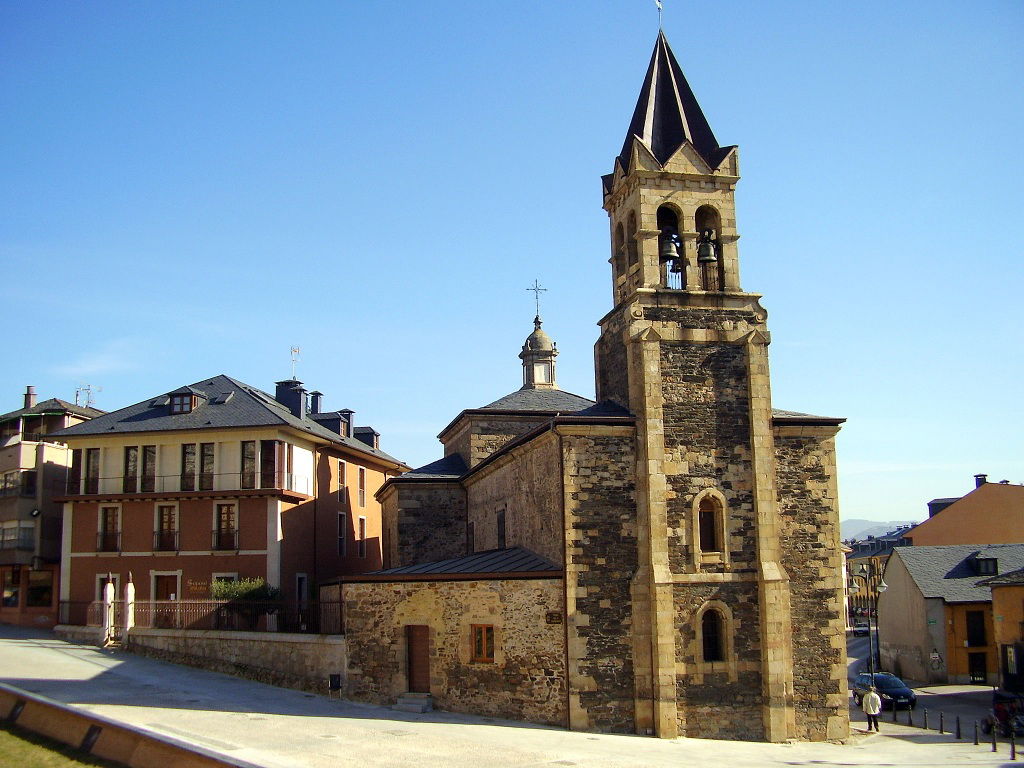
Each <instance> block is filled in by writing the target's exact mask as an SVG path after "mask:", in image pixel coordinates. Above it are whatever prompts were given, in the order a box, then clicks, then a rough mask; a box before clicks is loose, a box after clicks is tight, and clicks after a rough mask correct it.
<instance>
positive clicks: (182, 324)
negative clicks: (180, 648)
mask: <svg viewBox="0 0 1024 768" xmlns="http://www.w3.org/2000/svg"><path fill="white" fill-rule="evenodd" d="M665 6H666V7H665V31H666V34H667V35H668V38H669V41H670V43H671V44H672V46H673V48H674V50H675V52H676V55H677V57H678V58H679V60H680V63H681V64H682V67H683V69H684V71H685V72H686V75H687V78H688V79H689V81H690V84H691V85H692V87H693V89H694V91H695V93H696V95H697V98H698V100H699V101H700V103H701V105H702V106H703V108H704V112H705V113H706V115H707V116H708V119H709V121H710V123H711V125H712V128H713V129H714V130H715V133H716V135H717V137H718V139H719V141H720V142H721V143H722V144H738V145H739V146H740V153H741V154H740V158H741V172H742V174H743V179H742V180H741V182H740V185H739V188H738V192H737V195H738V208H739V211H738V228H739V232H740V234H741V235H742V240H741V242H740V264H741V275H742V282H743V286H744V288H745V289H747V290H750V291H755V292H759V293H763V294H764V299H763V303H764V306H765V307H766V308H767V309H768V311H769V313H770V317H769V326H770V328H771V330H772V334H773V339H774V340H773V343H772V346H771V355H772V358H771V361H772V374H773V395H774V404H775V405H776V406H777V407H780V408H785V409H790V410H798V411H805V412H809V413H815V414H824V415H835V416H845V417H847V418H848V420H849V421H848V422H847V424H846V426H845V427H844V429H843V431H842V433H841V435H840V437H839V442H838V445H839V460H840V484H841V485H840V490H841V512H842V516H843V517H844V518H853V517H864V518H871V519H913V518H917V517H921V516H922V515H923V513H924V510H925V506H924V505H925V502H926V501H927V500H928V499H931V498H934V497H938V496H954V495H961V494H963V493H965V492H967V491H968V490H970V488H971V487H973V480H972V478H971V476H972V475H973V474H974V473H975V472H987V473H989V475H990V479H993V480H1000V479H1004V478H1006V479H1009V480H1011V481H1012V482H1017V483H1019V482H1022V481H1024V438H1022V429H1021V427H1022V422H1024V419H1022V411H1024V409H1022V405H1021V389H1022V386H1021V381H1022V379H1024V363H1022V360H1024V353H1022V344H1021V330H1020V328H1021V321H1022V307H1021V299H1020V296H1021V283H1022V274H1024V270H1022V268H1021V260H1022V253H1021V242H1022V240H1024V224H1022V218H1024V217H1022V213H1021V211H1022V194H1021V179H1022V177H1024V163H1022V160H1021V156H1022V154H1021V149H1020V136H1021V133H1022V128H1024V120H1022V105H1021V86H1020V79H1021V76H1022V74H1024V54H1022V50H1024V46H1022V45H1021V40H1022V39H1024V5H1022V4H1021V3H1020V2H1019V1H1018V0H1002V1H997V0H990V1H986V0H981V1H979V2H972V3H954V2H935V1H934V0H929V1H928V2H924V1H923V0H920V1H909V2H902V3H892V2H881V1H879V0H869V1H868V2H861V3H821V2H812V1H811V0H807V1H806V2H773V3H764V2H754V1H753V0H750V1H742V2H724V3H723V2H714V3H712V2H697V1H694V2H686V3H682V2H675V0H665ZM656 34H657V13H656V11H655V8H654V3H653V2H652V1H651V0H632V1H631V2H626V1H625V0H618V1H617V2H588V3H585V4H584V3H568V2H563V3H559V2H525V3H508V2H502V3H498V2H486V1H480V0H478V1H477V2H455V1H445V2H440V1H438V2H430V3H410V2H380V3H370V2H364V3H343V2H295V3H279V2H278V3H270V2H252V1H248V2H216V3H212V2H205V1H204V2H184V1H180V2H173V3H164V2H130V3H128V2H125V3H115V2H106V3H81V2H46V3H40V2H29V1H28V0H26V1H24V2H6V3H4V4H3V5H0V115H2V118H0V147H2V151H0V181H2V184H0V275H2V283H3V286H4V294H5V310H6V311H5V315H6V318H7V335H6V347H7V354H6V355H5V363H4V365H3V366H2V371H0V393H2V394H3V396H2V398H0V410H3V411H6V410H12V409H14V408H16V407H19V405H20V402H21V393H22V392H23V391H24V387H25V385H27V384H34V385H35V386H36V387H37V388H38V390H39V392H40V395H41V396H43V397H50V396H59V397H62V398H65V399H69V400H71V399H73V398H74V391H75V388H76V386H77V385H79V384H82V383H89V384H92V385H94V386H101V387H102V388H103V389H102V392H100V393H99V395H98V397H97V401H96V404H97V405H98V406H99V407H101V408H105V409H108V410H112V409H115V408H119V407H122V406H124V405H128V404H130V403H133V402H136V401H138V400H142V399H144V398H147V397H151V396H153V395H155V394H158V393H162V392H166V391H168V390H170V389H173V388H175V387H177V386H179V385H181V384H184V383H190V382H193V381H197V380H199V379H201V378H204V377H207V376H210V375H213V374H216V373H226V374H228V375H231V376H234V377H236V378H239V379H242V380H243V381H246V382H248V383H250V384H253V385H256V386H259V387H262V388H263V389H272V388H273V382H274V381H276V380H278V379H282V378H287V377H288V376H289V375H290V363H289V347H291V346H292V345H299V346H301V347H302V359H301V362H300V363H299V367H298V378H300V379H302V380H303V381H305V382H306V383H307V385H308V386H309V387H310V388H315V389H320V390H322V391H323V392H324V393H325V394H326V402H325V407H326V408H328V409H336V408H342V407H347V408H352V409H354V410H355V411H356V412H357V419H358V421H359V422H360V423H369V424H372V425H373V426H375V427H376V428H377V429H378V430H379V431H380V432H381V433H382V447H383V448H384V449H385V450H387V451H389V452H390V453H392V454H393V455H395V456H397V457H399V458H401V459H403V460H405V461H406V462H408V463H409V464H412V465H414V466H416V465H420V464H424V463H426V462H428V461H431V460H433V459H434V458H437V457H438V456H440V445H439V444H438V443H437V442H436V440H435V435H436V434H437V432H438V431H439V430H440V429H441V428H442V427H444V425H445V424H447V423H448V421H449V420H450V419H451V418H453V417H454V416H455V415H456V414H457V413H458V412H459V411H460V410H461V409H463V408H471V407H478V406H481V405H483V404H486V403H488V402H490V401H492V400H494V399H497V398H498V397H500V396H501V395H504V394H506V393H508V392H510V391H513V390H515V389H517V388H518V387H519V386H520V384H521V369H520V361H519V360H518V359H517V357H516V355H517V354H518V352H519V348H520V345H521V344H522V342H523V339H524V338H525V337H526V335H527V334H528V333H529V332H530V330H531V329H532V326H531V320H532V317H533V298H532V294H531V293H528V292H527V291H526V288H527V286H529V285H530V284H531V283H532V281H533V280H534V279H539V280H540V281H541V283H542V284H543V285H545V286H546V287H547V288H549V292H548V293H547V294H545V296H544V299H543V301H544V304H543V307H542V313H543V315H544V320H545V329H546V330H547V331H548V332H549V333H550V334H551V335H552V337H553V338H554V339H555V340H556V341H557V342H558V346H559V349H560V350H561V356H560V357H559V359H558V362H559V368H558V377H559V383H560V384H561V386H562V387H563V389H567V390H569V391H572V392H576V393H578V394H582V395H587V396H593V393H594V384H593V362H592V360H593V358H592V346H593V343H594V341H595V339H596V337H597V327H596V325H595V323H596V321H597V320H598V319H599V318H600V317H601V316H602V315H603V314H604V313H605V312H606V311H608V309H610V308H611V289H610V282H609V267H608V264H607V259H608V255H609V248H608V229H607V217H606V215H605V213H604V211H602V210H601V196H600V186H599V176H600V175H601V174H602V173H607V172H609V171H610V170H611V166H612V158H613V157H614V155H615V154H616V153H617V152H618V150H619V147H620V146H621V143H622V140H623V137H624V134H625V130H626V126H627V125H628V122H629V118H630V115H631V113H632V109H633V105H634V102H635V99H636V96H637V92H638V90H639V88H640V84H641V80H642V78H643V74H644V71H645V69H646V66H647V62H648V58H649V56H650V52H651V48H652V47H653V44H654V40H655V36H656Z"/></svg>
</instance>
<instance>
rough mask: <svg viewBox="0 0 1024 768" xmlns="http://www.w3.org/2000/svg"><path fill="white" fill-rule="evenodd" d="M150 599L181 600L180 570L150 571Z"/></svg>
mask: <svg viewBox="0 0 1024 768" xmlns="http://www.w3.org/2000/svg"><path fill="white" fill-rule="evenodd" d="M149 599H150V600H181V570H180V569H179V570H177V571H150V572H149Z"/></svg>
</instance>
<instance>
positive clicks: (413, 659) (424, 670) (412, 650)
mask: <svg viewBox="0 0 1024 768" xmlns="http://www.w3.org/2000/svg"><path fill="white" fill-rule="evenodd" d="M405 639H406V644H407V646H408V649H409V692H410V693H430V627H427V626H425V625H423V624H409V625H407V626H406V627H405Z"/></svg>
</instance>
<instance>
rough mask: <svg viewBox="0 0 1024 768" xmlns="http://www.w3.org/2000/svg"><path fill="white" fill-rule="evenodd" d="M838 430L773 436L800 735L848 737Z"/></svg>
mask: <svg viewBox="0 0 1024 768" xmlns="http://www.w3.org/2000/svg"><path fill="white" fill-rule="evenodd" d="M835 431H836V429H835V427H802V428H801V427H784V428H782V429H779V428H776V430H775V455H776V467H777V470H776V471H777V478H778V494H779V517H780V522H781V537H780V538H781V544H782V552H783V566H784V567H785V569H786V571H787V572H788V574H789V577H790V593H791V605H792V609H791V610H792V615H793V664H794V672H793V689H794V690H793V698H794V702H795V710H796V726H797V737H798V738H801V739H810V740H823V739H842V738H846V736H847V735H848V731H849V710H848V708H847V693H846V666H845V664H846V636H845V621H844V616H843V592H842V590H843V584H842V555H841V553H840V550H839V510H838V500H837V498H836V477H835V473H836V464H835V444H834V439H833V435H834V434H835Z"/></svg>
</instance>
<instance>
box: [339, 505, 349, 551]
mask: <svg viewBox="0 0 1024 768" xmlns="http://www.w3.org/2000/svg"><path fill="white" fill-rule="evenodd" d="M338 554H339V555H341V556H342V557H345V556H346V555H347V554H348V515H346V514H345V513H344V512H339V513H338Z"/></svg>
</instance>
